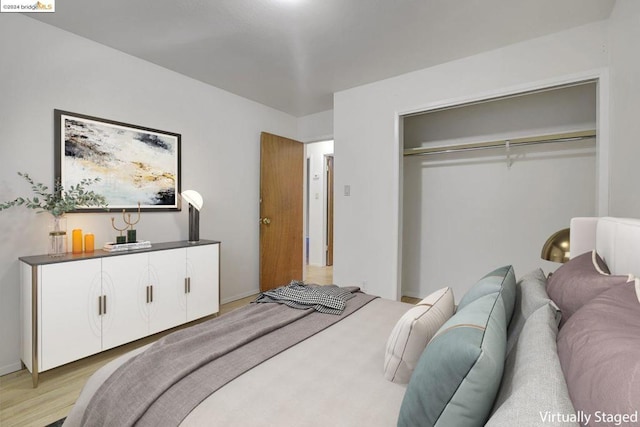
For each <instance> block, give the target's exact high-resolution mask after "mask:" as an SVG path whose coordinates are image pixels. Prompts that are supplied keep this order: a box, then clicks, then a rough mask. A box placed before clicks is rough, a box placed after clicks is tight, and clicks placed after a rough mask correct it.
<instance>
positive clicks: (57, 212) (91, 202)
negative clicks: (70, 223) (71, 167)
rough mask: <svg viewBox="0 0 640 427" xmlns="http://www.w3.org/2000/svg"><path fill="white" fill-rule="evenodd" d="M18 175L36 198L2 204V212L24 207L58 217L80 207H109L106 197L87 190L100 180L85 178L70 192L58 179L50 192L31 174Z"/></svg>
mask: <svg viewBox="0 0 640 427" xmlns="http://www.w3.org/2000/svg"><path fill="white" fill-rule="evenodd" d="M18 175H20V176H21V177H23V178H24V179H25V180H26V181H27V182H28V183H29V184H31V190H33V193H34V196H33V197H31V198H30V197H18V198H16V199H15V200H12V201H10V202H5V203H0V211H1V210H4V209H8V208H10V207H12V206H22V205H24V206H25V207H27V208H29V209H40V211H39V212H49V213H50V214H51V215H53V216H56V217H57V216H61V215H63V214H64V213H66V212H71V211H73V210H75V209H77V208H78V207H79V206H83V207H85V206H95V207H100V208H104V207H106V206H107V200H106V199H105V198H104V196H102V195H100V194H98V193H95V192H94V191H88V190H87V189H86V187H89V186H91V185H93V184H95V183H96V182H98V181H100V178H85V179H83V180H81V181H80V182H79V183H78V184H76V185H71V186H69V189H68V190H65V189H64V187H63V186H62V184H61V183H60V179H56V182H55V184H54V187H53V191H52V192H49V188H48V187H47V186H46V185H44V184H41V183H39V182H34V181H33V179H31V177H30V176H29V174H27V173H22V172H18Z"/></svg>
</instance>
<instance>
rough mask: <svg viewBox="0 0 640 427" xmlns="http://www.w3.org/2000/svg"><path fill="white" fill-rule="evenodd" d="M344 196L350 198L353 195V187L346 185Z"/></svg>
mask: <svg viewBox="0 0 640 427" xmlns="http://www.w3.org/2000/svg"><path fill="white" fill-rule="evenodd" d="M344 195H345V196H350V195H351V186H350V185H345V186H344Z"/></svg>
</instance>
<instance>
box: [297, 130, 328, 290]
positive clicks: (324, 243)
mask: <svg viewBox="0 0 640 427" xmlns="http://www.w3.org/2000/svg"><path fill="white" fill-rule="evenodd" d="M305 158H306V162H305V166H306V169H307V170H306V172H305V174H304V176H305V180H306V182H305V186H304V188H305V193H306V194H305V203H304V205H305V215H304V217H305V218H304V219H305V227H304V229H305V236H304V240H305V280H306V281H308V282H313V283H319V284H330V283H333V267H332V266H333V141H332V140H329V141H319V142H312V143H308V144H305Z"/></svg>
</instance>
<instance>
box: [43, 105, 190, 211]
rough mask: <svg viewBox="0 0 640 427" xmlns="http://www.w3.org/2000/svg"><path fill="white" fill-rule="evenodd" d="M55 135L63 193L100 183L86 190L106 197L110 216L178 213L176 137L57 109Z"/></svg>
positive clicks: (56, 166)
mask: <svg viewBox="0 0 640 427" xmlns="http://www.w3.org/2000/svg"><path fill="white" fill-rule="evenodd" d="M54 134H55V137H54V144H55V147H54V153H55V164H54V172H55V178H56V179H59V180H60V183H61V184H62V186H63V188H69V186H71V185H75V184H78V183H79V182H80V181H81V180H82V179H85V178H89V179H93V178H100V180H99V181H98V182H97V183H95V184H93V185H92V186H91V187H90V189H91V190H93V191H95V192H96V193H98V194H101V195H103V196H104V197H105V198H106V200H107V203H108V207H107V210H108V211H127V212H132V211H137V210H138V208H140V210H141V211H144V212H156V211H180V210H181V203H180V184H181V183H180V172H181V165H180V160H181V159H180V149H181V140H182V137H181V135H180V134H177V133H173V132H167V131H162V130H158V129H151V128H147V127H143V126H137V125H132V124H129V123H122V122H118V121H114V120H107V119H102V118H98V117H93V116H88V115H84V114H78V113H71V112H69V111H63V110H57V109H55V110H54ZM138 203H140V205H139V206H138ZM74 212H105V210H104V209H100V208H78V209H76V210H75V211H74Z"/></svg>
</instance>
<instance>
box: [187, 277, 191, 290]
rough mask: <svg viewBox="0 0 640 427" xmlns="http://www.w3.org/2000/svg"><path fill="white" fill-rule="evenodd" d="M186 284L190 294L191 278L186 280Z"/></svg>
mask: <svg viewBox="0 0 640 427" xmlns="http://www.w3.org/2000/svg"><path fill="white" fill-rule="evenodd" d="M187 283H188V284H189V286H188V289H189V293H191V277H189V278H188V281H187Z"/></svg>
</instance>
